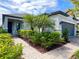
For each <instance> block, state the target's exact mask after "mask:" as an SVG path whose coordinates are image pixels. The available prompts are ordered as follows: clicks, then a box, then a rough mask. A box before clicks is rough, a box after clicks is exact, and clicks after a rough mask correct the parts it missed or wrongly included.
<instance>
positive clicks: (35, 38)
mask: <svg viewBox="0 0 79 59" xmlns="http://www.w3.org/2000/svg"><path fill="white" fill-rule="evenodd" d="M41 36H42V34H41V33H37V32H34V33H33V35H32V36H30V41H31V42H32V43H34V44H40V43H41V40H40V38H41Z"/></svg>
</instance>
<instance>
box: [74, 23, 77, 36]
mask: <svg viewBox="0 0 79 59" xmlns="http://www.w3.org/2000/svg"><path fill="white" fill-rule="evenodd" d="M74 27H75V28H74V36H76V35H77V27H76V24H75V25H74Z"/></svg>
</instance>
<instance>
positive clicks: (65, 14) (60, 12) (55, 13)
mask: <svg viewBox="0 0 79 59" xmlns="http://www.w3.org/2000/svg"><path fill="white" fill-rule="evenodd" d="M57 14H61V15H63V16H66V17H68V16H69V15H68V14H67V13H65V12H63V11H56V12H52V13H51V14H48V15H49V16H52V15H57Z"/></svg>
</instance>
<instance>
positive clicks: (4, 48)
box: [0, 33, 23, 59]
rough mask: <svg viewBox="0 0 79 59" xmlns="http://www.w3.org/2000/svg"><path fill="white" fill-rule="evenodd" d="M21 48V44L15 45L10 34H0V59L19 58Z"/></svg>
mask: <svg viewBox="0 0 79 59" xmlns="http://www.w3.org/2000/svg"><path fill="white" fill-rule="evenodd" d="M22 49H23V47H22V44H16V45H15V44H14V41H13V39H12V37H11V35H10V34H7V33H3V34H0V59H19V57H20V56H21V54H22Z"/></svg>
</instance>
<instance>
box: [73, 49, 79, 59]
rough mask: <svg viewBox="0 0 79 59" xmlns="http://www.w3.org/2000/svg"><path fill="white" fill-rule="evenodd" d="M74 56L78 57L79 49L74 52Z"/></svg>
mask: <svg viewBox="0 0 79 59" xmlns="http://www.w3.org/2000/svg"><path fill="white" fill-rule="evenodd" d="M74 56H75V57H76V58H75V59H79V50H77V51H76V52H75V53H74Z"/></svg>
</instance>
